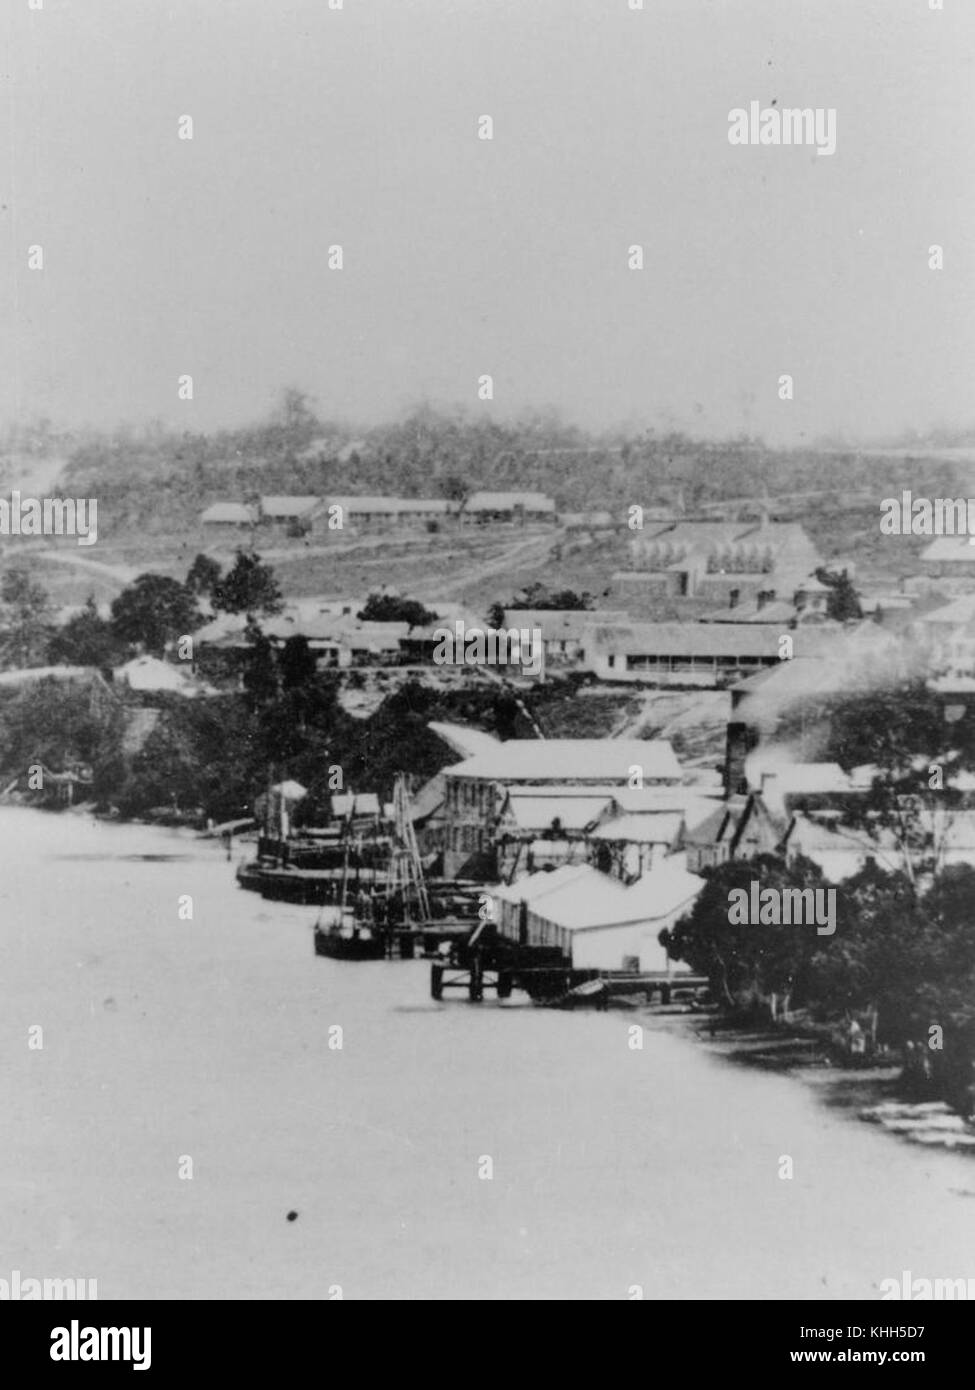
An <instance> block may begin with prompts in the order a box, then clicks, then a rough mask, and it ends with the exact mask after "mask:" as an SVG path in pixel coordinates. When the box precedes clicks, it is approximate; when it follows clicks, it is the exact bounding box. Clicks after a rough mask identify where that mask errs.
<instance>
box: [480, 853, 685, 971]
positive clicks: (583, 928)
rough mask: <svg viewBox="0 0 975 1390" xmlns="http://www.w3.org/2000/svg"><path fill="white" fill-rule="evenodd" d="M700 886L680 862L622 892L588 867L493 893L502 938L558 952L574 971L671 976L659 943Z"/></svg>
mask: <svg viewBox="0 0 975 1390" xmlns="http://www.w3.org/2000/svg"><path fill="white" fill-rule="evenodd" d="M703 887H704V880H703V879H701V878H699V877H697V876H696V875H695V874H691V873H689V872H688V871H687V868H686V865H685V864H684V862H683V856H681V855H677V856H675V857H674V858H673V859H671V860H667V861H666V862H665V863H662V864H660V865H658V866H657V867H656V868H654V869H653V870H652V871H651V872H650V873H648V874H646V875H645V876H644V877H643V878H642V879H641V880H640V881H639V883H636V884H633V885H632V886H631V887H629V888H626V887H624V886H623V885H622V884H621V883H620V882H619V880H618V879H614V878H610V877H609V876H608V875H606V874H602V873H600V872H599V871H598V870H597V869H593V868H591V867H589V866H588V865H578V864H576V865H569V866H566V867H565V868H563V869H557V870H555V871H554V872H551V873H544V872H543V873H538V874H532V875H531V877H530V878H527V879H521V880H519V881H518V882H517V883H513V884H511V885H506V886H504V887H501V888H498V889H495V890H494V898H495V902H496V909H495V914H496V921H497V924H498V931H499V933H500V934H501V935H502V936H506V937H508V938H509V939H511V940H514V941H518V942H519V943H520V944H522V945H529V946H537V947H548V948H549V949H555V950H558V951H559V952H560V954H561V955H562V957H563V959H564V960H565V962H566V964H569V965H571V966H572V967H573V968H574V969H577V970H579V969H595V970H617V971H619V970H633V971H660V972H661V973H662V972H665V971H666V972H668V973H669V971H670V968H671V967H670V963H669V962H668V960H667V956H666V952H665V951H664V948H663V947H662V946H661V945H660V943H659V941H658V937H659V935H660V932H661V931H662V930H664V928H667V929H670V928H671V927H673V925H674V924H675V923H676V922H677V921H678V920H679V918H681V917H683V916H684V915H685V913H687V912H689V911H690V909H691V908H692V907H693V905H694V902H695V900H696V898H697V896H698V894H699V893H700V892H701V889H702V888H703Z"/></svg>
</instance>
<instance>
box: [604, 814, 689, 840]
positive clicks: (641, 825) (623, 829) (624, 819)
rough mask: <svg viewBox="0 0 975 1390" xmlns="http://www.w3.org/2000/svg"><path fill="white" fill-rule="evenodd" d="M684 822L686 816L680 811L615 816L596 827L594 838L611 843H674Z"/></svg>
mask: <svg viewBox="0 0 975 1390" xmlns="http://www.w3.org/2000/svg"><path fill="white" fill-rule="evenodd" d="M683 824H684V817H683V815H682V814H681V813H680V812H679V811H656V812H652V813H650V814H644V815H642V816H634V815H630V816H627V815H622V816H613V817H611V818H609V819H607V820H604V821H603V822H602V823H601V824H600V825H598V826H597V827H596V829H595V830H594V831H593V832H592V838H593V839H594V840H608V841H609V842H610V843H611V844H615V843H620V842H625V843H627V844H634V845H672V844H675V843H676V841H677V837H678V836H679V835H680V832H681V826H682V825H683Z"/></svg>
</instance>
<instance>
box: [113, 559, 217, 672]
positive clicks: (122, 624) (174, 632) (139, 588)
mask: <svg viewBox="0 0 975 1390" xmlns="http://www.w3.org/2000/svg"><path fill="white" fill-rule="evenodd" d="M202 621H203V619H202V616H201V614H200V610H199V609H198V608H197V606H196V600H195V599H194V597H193V595H192V594H191V593H190V592H189V591H188V590H187V589H186V588H184V586H183V585H182V584H181V583H180V582H179V580H178V579H169V578H167V576H166V575H162V574H140V575H139V576H138V578H137V579H136V580H135V582H134V583H132V584H130V585H129V587H128V588H127V589H124V590H123V591H122V593H121V594H119V596H118V598H117V599H115V600H113V602H112V631H113V633H114V634H115V637H116V638H117V639H118V640H119V641H120V642H131V643H133V644H137V645H139V646H141V647H143V648H144V649H145V650H146V651H147V652H150V653H151V654H152V655H153V656H162V654H163V652H164V650H165V648H166V644H167V642H172V641H174V640H175V638H177V637H181V636H182V635H183V634H184V633H187V632H192V631H193V630H194V629H195V628H198V627H199V626H200V624H201V622H202Z"/></svg>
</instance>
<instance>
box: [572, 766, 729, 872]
mask: <svg viewBox="0 0 975 1390" xmlns="http://www.w3.org/2000/svg"><path fill="white" fill-rule="evenodd" d="M716 806H717V799H716V797H715V796H713V795H712V796H709V795H707V794H702V792H701V791H700V790H699V789H698V788H697V787H668V788H666V789H663V788H659V787H620V788H618V789H617V790H616V791H615V792H614V793H613V798H612V800H611V802H610V803H609V805H608V806H606V807H605V808H604V809H603V811H601V812H600V815H599V817H598V818H597V820H596V823H595V825H594V826H593V827H592V828H591V830H590V833H589V844H590V849H591V861H590V862H591V863H593V864H594V865H595V867H596V868H598V869H602V870H603V871H604V872H605V873H611V874H614V875H615V876H616V877H618V878H620V879H622V880H623V882H624V883H632V882H634V881H635V880H637V879H639V878H640V877H642V875H644V874H646V873H648V872H649V870H650V869H651V868H652V867H653V866H654V865H656V864H658V863H659V862H660V861H661V860H662V859H666V858H668V857H669V856H671V855H672V854H676V853H679V852H680V851H681V850H682V849H683V847H684V841H685V836H686V834H687V832H688V830H691V829H694V828H696V827H697V826H699V825H700V824H701V823H702V822H703V821H704V820H706V819H707V817H708V816H710V815H711V814H712V813H713V812H714V810H715V809H716Z"/></svg>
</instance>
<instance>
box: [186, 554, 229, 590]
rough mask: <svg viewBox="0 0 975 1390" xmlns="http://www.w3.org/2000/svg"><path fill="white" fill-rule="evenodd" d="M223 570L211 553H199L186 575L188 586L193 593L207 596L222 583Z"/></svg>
mask: <svg viewBox="0 0 975 1390" xmlns="http://www.w3.org/2000/svg"><path fill="white" fill-rule="evenodd" d="M221 573H222V571H221V569H220V566H219V564H218V563H217V561H216V560H213V559H211V557H210V556H209V555H204V554H202V553H201V554H199V555H197V557H196V559H195V560H194V561H193V563H192V565H190V567H189V570H188V572H187V575H186V587H187V589H189V591H190V593H191V594H198V595H200V596H206V595H210V594H212V593H213V591H214V589H215V588H216V587H217V585H218V584H219V583H220V575H221Z"/></svg>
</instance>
